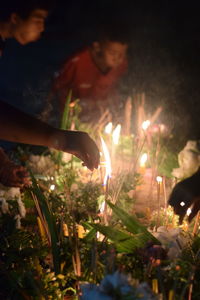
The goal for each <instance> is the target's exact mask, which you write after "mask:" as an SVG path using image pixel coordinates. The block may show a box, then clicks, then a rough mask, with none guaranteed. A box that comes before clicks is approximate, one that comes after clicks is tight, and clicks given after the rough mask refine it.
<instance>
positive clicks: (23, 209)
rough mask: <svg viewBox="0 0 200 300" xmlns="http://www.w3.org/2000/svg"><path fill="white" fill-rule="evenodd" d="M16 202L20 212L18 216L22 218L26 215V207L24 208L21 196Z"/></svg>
mask: <svg viewBox="0 0 200 300" xmlns="http://www.w3.org/2000/svg"><path fill="white" fill-rule="evenodd" d="M17 203H18V207H19V213H20V216H21V217H22V218H25V216H26V208H25V206H24V203H23V201H22V199H21V197H19V198H18V199H17Z"/></svg>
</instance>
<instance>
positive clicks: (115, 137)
mask: <svg viewBox="0 0 200 300" xmlns="http://www.w3.org/2000/svg"><path fill="white" fill-rule="evenodd" d="M120 132H121V125H120V124H118V125H117V126H116V128H115V129H114V130H113V134H112V139H113V143H114V144H115V145H118V143H119V137H120Z"/></svg>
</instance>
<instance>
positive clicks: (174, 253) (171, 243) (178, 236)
mask: <svg viewBox="0 0 200 300" xmlns="http://www.w3.org/2000/svg"><path fill="white" fill-rule="evenodd" d="M152 234H153V235H154V236H155V238H157V239H158V240H159V241H160V242H161V244H162V246H164V247H165V248H167V249H168V253H167V255H168V257H169V258H170V259H175V258H176V257H178V256H179V255H180V254H181V251H182V249H183V248H184V247H185V246H186V244H187V243H188V241H189V236H187V235H186V233H185V232H184V231H183V230H182V229H181V228H171V229H167V228H166V227H164V226H160V227H158V229H157V232H152Z"/></svg>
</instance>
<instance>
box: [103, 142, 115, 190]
mask: <svg viewBox="0 0 200 300" xmlns="http://www.w3.org/2000/svg"><path fill="white" fill-rule="evenodd" d="M100 138H101V144H102V150H103V154H104V158H105V168H106V173H105V176H104V182H103V184H104V185H106V183H107V181H108V179H109V178H110V177H111V172H112V169H111V159H110V154H109V151H108V147H107V146H106V143H105V142H104V139H103V138H102V137H100Z"/></svg>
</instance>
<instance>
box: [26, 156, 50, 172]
mask: <svg viewBox="0 0 200 300" xmlns="http://www.w3.org/2000/svg"><path fill="white" fill-rule="evenodd" d="M29 166H30V168H31V170H32V171H33V173H35V174H40V175H41V174H42V175H50V176H51V175H53V174H54V173H55V163H54V162H53V161H52V159H51V157H50V156H44V155H30V157H29Z"/></svg>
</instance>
